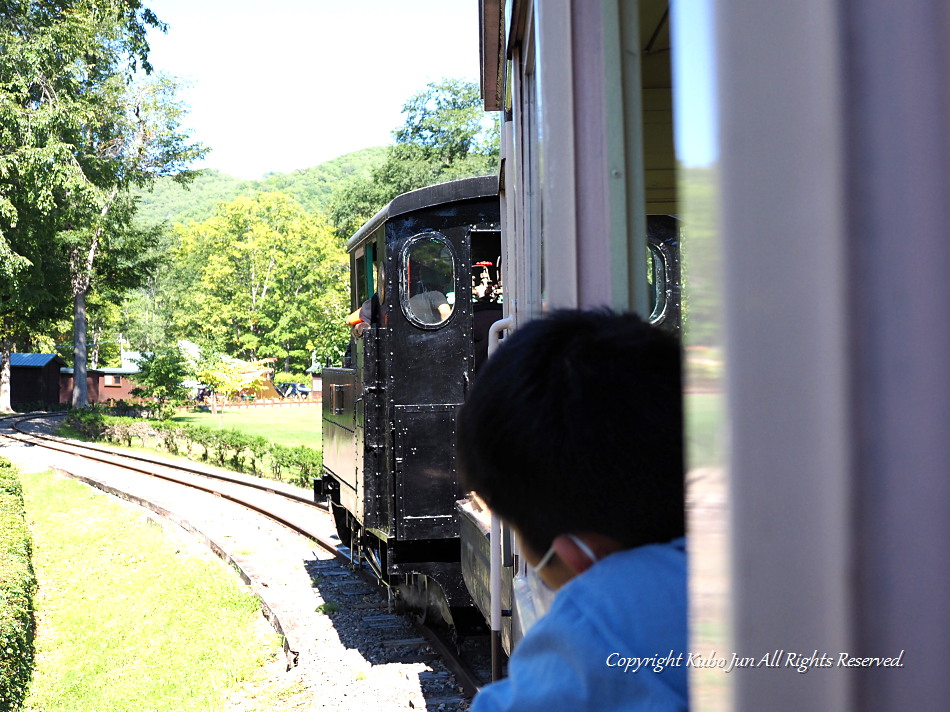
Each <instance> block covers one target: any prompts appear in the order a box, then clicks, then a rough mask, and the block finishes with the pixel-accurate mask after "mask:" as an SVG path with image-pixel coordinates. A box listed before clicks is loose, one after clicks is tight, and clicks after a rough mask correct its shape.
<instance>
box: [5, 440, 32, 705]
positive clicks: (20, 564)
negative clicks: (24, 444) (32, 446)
mask: <svg viewBox="0 0 950 712" xmlns="http://www.w3.org/2000/svg"><path fill="white" fill-rule="evenodd" d="M31 554H32V547H31V544H30V534H29V531H27V528H26V521H25V517H24V511H23V490H22V489H21V486H20V480H19V479H18V478H17V471H16V469H15V468H14V467H13V465H12V464H11V463H10V461H9V460H6V459H4V458H0V712H8V711H12V710H19V709H20V708H21V706H22V704H23V700H24V699H25V697H26V693H27V691H28V690H29V686H30V679H31V678H32V676H33V658H34V654H35V648H34V636H35V634H36V619H35V617H34V612H33V603H34V597H35V595H36V575H35V574H34V572H33V564H32V561H31V560H30V557H31Z"/></svg>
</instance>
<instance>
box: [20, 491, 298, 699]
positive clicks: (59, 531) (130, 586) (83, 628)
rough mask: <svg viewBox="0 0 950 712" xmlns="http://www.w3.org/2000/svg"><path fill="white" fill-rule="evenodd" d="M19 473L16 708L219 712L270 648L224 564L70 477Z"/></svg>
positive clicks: (274, 645)
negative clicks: (23, 524)
mask: <svg viewBox="0 0 950 712" xmlns="http://www.w3.org/2000/svg"><path fill="white" fill-rule="evenodd" d="M21 481H22V483H23V491H24V498H25V501H26V512H27V519H28V524H29V526H30V530H31V533H32V537H33V551H34V554H33V563H34V566H35V568H36V572H37V578H38V580H39V584H40V586H39V595H38V597H37V619H38V629H37V658H36V671H35V673H34V676H33V684H32V689H31V692H30V696H29V697H28V699H27V702H26V706H25V709H26V710H36V711H39V710H58V711H60V712H70V711H75V712H97V711H103V710H109V711H110V712H123V711H125V710H128V712H142V711H143V710H150V711H152V712H160V711H161V712H164V711H165V710H167V711H168V712H173V711H174V712H190V711H195V712H198V711H202V712H203V711H206V710H217V709H221V708H222V707H223V705H224V701H225V699H226V697H227V695H228V693H229V692H230V691H231V690H233V689H234V688H235V687H237V686H239V685H240V683H241V681H242V680H246V679H248V678H249V677H253V676H255V674H256V673H257V671H258V670H259V669H260V666H261V664H262V662H263V661H264V660H265V659H266V658H267V657H270V656H273V655H275V654H277V653H278V652H279V649H280V648H279V641H278V639H277V637H276V636H275V635H268V636H267V637H266V639H265V638H262V633H261V632H260V622H259V621H260V612H259V604H258V601H257V599H256V598H254V597H253V596H252V595H251V594H250V593H249V592H247V591H246V590H245V589H244V587H243V586H242V585H241V584H240V582H239V581H238V580H237V577H236V576H235V575H234V573H233V572H232V571H230V570H229V569H228V568H227V567H226V566H225V565H224V564H223V563H222V562H220V561H218V560H217V559H214V558H211V557H205V556H199V555H197V554H193V553H189V550H190V547H186V546H184V545H183V542H180V541H176V540H175V539H174V538H169V536H168V535H167V534H166V533H165V532H164V531H163V530H162V529H161V528H160V527H158V526H155V525H154V524H152V523H150V522H148V521H147V520H146V519H144V517H143V516H142V514H140V513H138V512H137V511H135V510H133V509H131V508H130V507H127V506H124V505H122V504H120V503H118V502H116V501H114V500H112V499H110V498H109V497H107V496H106V495H104V494H102V493H100V492H97V491H95V490H92V489H90V488H89V487H87V486H85V485H82V484H80V483H78V482H76V481H73V480H65V479H62V478H60V477H57V476H55V475H53V474H51V473H49V472H47V473H39V474H36V473H31V474H23V475H22V476H21Z"/></svg>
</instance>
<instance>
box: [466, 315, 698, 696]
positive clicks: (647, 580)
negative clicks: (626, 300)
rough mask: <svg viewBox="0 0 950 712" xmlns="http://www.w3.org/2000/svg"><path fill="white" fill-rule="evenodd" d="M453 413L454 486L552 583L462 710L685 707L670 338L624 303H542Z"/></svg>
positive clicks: (679, 456)
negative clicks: (504, 527) (547, 310)
mask: <svg viewBox="0 0 950 712" xmlns="http://www.w3.org/2000/svg"><path fill="white" fill-rule="evenodd" d="M457 423H458V425H457V430H458V455H459V464H460V469H461V472H462V476H463V478H464V481H465V484H466V486H467V488H468V489H469V490H472V491H474V492H476V493H477V494H478V495H479V496H480V497H481V498H482V499H484V500H485V502H486V503H487V504H488V506H489V507H490V508H491V510H492V512H493V514H494V515H496V516H499V517H501V518H502V519H503V520H504V521H505V522H507V523H508V524H509V525H510V526H511V527H512V529H513V530H514V531H515V534H516V536H517V538H518V541H519V545H520V550H521V553H522V556H523V557H524V559H525V560H526V561H527V563H528V564H529V565H530V566H531V567H532V568H533V569H534V571H535V572H536V573H537V576H538V579H539V580H537V582H538V583H539V584H540V585H539V586H537V587H536V589H537V588H548V589H550V590H551V591H553V592H554V593H553V594H552V597H553V603H552V604H551V607H550V610H549V611H548V612H547V613H546V614H545V615H543V616H542V617H541V618H540V619H539V620H538V621H537V623H536V624H534V625H533V626H532V627H531V629H530V630H529V631H528V632H527V634H526V635H525V637H524V638H523V640H522V641H521V643H520V644H519V645H518V646H516V648H515V651H514V653H513V654H512V657H511V660H510V661H509V667H508V672H509V676H508V677H507V678H506V679H504V680H501V681H498V682H496V683H494V684H491V685H488V686H486V687H485V688H483V689H482V690H481V692H479V694H478V695H476V697H475V700H474V703H473V705H472V708H471V709H472V712H489V711H492V710H518V711H519V712H523V711H526V710H542V709H543V710H544V712H555V711H556V710H571V712H576V711H577V710H599V711H613V710H652V711H659V710H671V711H672V710H685V709H687V707H688V695H687V670H686V668H685V664H684V658H683V657H682V654H683V653H684V652H685V650H686V611H687V597H686V550H685V538H684V536H685V508H684V493H685V492H684V469H683V442H682V397H681V391H680V352H679V344H678V342H677V340H676V339H675V338H674V337H673V336H671V335H669V334H667V333H666V332H663V331H660V330H659V329H656V328H654V327H651V326H649V325H648V324H646V323H645V322H643V321H642V320H641V319H640V318H639V317H637V316H635V315H630V314H616V313H613V312H610V311H607V310H604V311H594V312H583V311H556V312H553V313H552V314H550V315H549V316H547V317H545V318H542V319H539V320H537V321H533V322H530V323H528V324H526V325H525V326H523V327H521V328H519V329H518V330H516V331H515V332H514V333H513V334H512V335H511V336H509V337H508V338H506V339H505V341H504V343H503V345H502V346H501V347H500V348H499V350H498V352H497V353H496V354H494V355H493V356H492V357H491V358H489V359H488V361H487V362H486V363H485V364H484V366H483V368H482V370H481V372H480V373H479V374H478V376H477V378H476V379H475V382H474V385H473V388H472V391H471V393H470V394H469V396H468V398H467V399H466V401H465V404H464V405H463V406H462V408H461V409H460V411H459V416H458V421H457ZM536 593H538V594H541V595H543V594H542V592H541V591H536ZM520 595H521V594H520V592H519V590H518V588H517V587H516V589H515V597H516V607H517V606H518V605H519V601H518V599H519V597H520ZM537 600H538V597H537V596H536V597H535V602H537ZM519 610H521V609H519ZM648 657H654V658H655V661H654V662H653V663H651V664H644V665H643V666H642V667H639V668H638V669H637V670H636V671H633V670H631V669H629V666H628V665H627V661H629V660H630V659H631V658H648Z"/></svg>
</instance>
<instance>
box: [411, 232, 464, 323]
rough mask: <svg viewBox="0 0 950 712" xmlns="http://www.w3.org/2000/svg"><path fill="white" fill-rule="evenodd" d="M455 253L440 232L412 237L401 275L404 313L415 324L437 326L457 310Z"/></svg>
mask: <svg viewBox="0 0 950 712" xmlns="http://www.w3.org/2000/svg"><path fill="white" fill-rule="evenodd" d="M455 272H456V270H455V254H454V252H453V250H452V247H451V245H450V244H449V243H448V242H447V241H446V240H445V238H444V237H443V236H442V235H440V234H439V233H424V234H421V235H417V236H415V237H413V238H411V239H410V240H409V241H408V242H407V243H406V246H405V248H404V249H403V254H402V264H401V271H400V275H399V278H400V279H399V282H400V284H399V286H400V290H399V291H400V297H401V299H400V301H401V303H402V310H403V313H404V314H405V315H406V318H407V319H409V321H411V322H412V323H413V324H415V325H417V326H421V327H423V328H426V329H435V328H438V327H440V326H441V325H442V324H444V323H445V322H446V321H447V320H448V319H449V317H450V316H452V312H453V311H454V310H455V296H456V295H455V282H456V277H455Z"/></svg>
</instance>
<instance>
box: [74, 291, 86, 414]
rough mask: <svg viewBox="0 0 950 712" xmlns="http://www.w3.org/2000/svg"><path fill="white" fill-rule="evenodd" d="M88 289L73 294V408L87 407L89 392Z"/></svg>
mask: <svg viewBox="0 0 950 712" xmlns="http://www.w3.org/2000/svg"><path fill="white" fill-rule="evenodd" d="M88 293H89V288H88V287H86V288H83V289H79V290H76V292H75V294H73V408H85V407H86V406H87V405H89V390H88V388H87V387H86V373H87V368H86V355H87V347H86V295H87V294H88Z"/></svg>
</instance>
